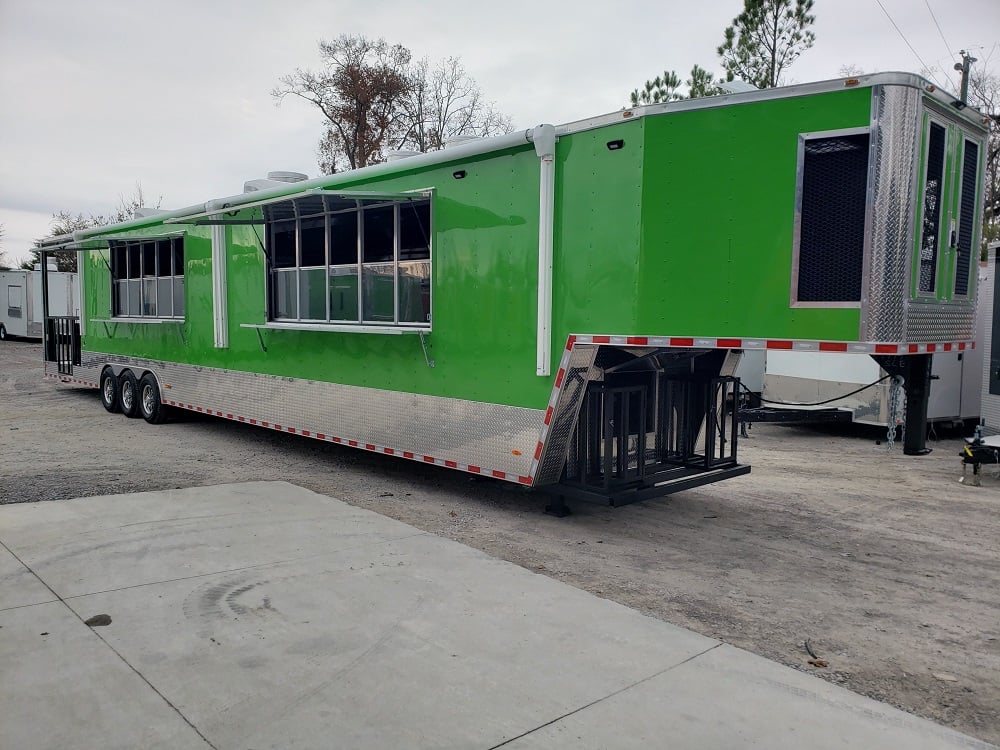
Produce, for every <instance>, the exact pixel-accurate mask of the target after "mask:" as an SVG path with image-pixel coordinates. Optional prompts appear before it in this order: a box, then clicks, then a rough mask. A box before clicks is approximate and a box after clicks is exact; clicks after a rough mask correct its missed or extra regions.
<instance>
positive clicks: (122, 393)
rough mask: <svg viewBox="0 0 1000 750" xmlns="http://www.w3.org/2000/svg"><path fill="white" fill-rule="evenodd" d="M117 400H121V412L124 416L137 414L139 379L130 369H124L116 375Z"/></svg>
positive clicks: (136, 415)
mask: <svg viewBox="0 0 1000 750" xmlns="http://www.w3.org/2000/svg"><path fill="white" fill-rule="evenodd" d="M118 388H119V394H118V400H119V401H120V402H121V406H122V414H124V415H125V416H126V417H133V418H134V417H138V416H139V381H138V380H136V379H135V375H133V374H132V371H131V370H125V371H123V372H122V374H121V375H119V376H118Z"/></svg>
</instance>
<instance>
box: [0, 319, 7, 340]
mask: <svg viewBox="0 0 1000 750" xmlns="http://www.w3.org/2000/svg"><path fill="white" fill-rule="evenodd" d="M6 340H7V329H6V328H4V325H3V323H0V341H6Z"/></svg>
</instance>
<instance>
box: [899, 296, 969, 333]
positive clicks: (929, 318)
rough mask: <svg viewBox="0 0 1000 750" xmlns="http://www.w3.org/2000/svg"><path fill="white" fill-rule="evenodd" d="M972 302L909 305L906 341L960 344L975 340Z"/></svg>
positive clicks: (907, 306)
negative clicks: (959, 341)
mask: <svg viewBox="0 0 1000 750" xmlns="http://www.w3.org/2000/svg"><path fill="white" fill-rule="evenodd" d="M975 331H976V309H975V307H973V305H972V302H964V301H956V302H916V301H911V302H909V303H908V304H907V305H906V328H905V330H904V332H903V333H904V335H905V338H904V339H902V340H903V341H956V340H962V339H972V338H975Z"/></svg>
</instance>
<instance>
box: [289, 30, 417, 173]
mask: <svg viewBox="0 0 1000 750" xmlns="http://www.w3.org/2000/svg"><path fill="white" fill-rule="evenodd" d="M319 53H320V59H321V60H322V63H323V69H322V70H320V71H319V72H313V71H311V70H302V69H301V68H297V69H296V70H295V71H294V72H293V73H291V74H290V75H287V76H284V77H283V78H281V79H280V82H279V84H278V86H276V87H275V88H274V89H273V90H272V91H271V95H272V96H273V97H274V98H275V99H277V101H278V103H279V104H280V103H281V102H282V101H283V100H284V99H285V97H287V96H296V97H299V98H300V99H303V100H305V101H307V102H309V103H310V104H313V105H315V106H316V107H317V108H318V109H319V110H320V112H322V113H323V117H324V118H326V122H325V123H324V132H323V136H322V138H321V139H320V144H319V158H320V168H321V169H323V171H324V172H327V173H333V172H336V171H338V170H339V169H341V168H343V167H344V166H346V167H347V168H348V169H357V168H359V167H365V166H368V165H369V164H375V163H378V162H379V161H381V160H382V151H383V149H384V147H385V145H386V143H392V142H393V141H395V140H396V139H398V138H399V135H400V133H401V131H402V130H403V128H404V122H403V115H404V113H403V112H402V111H401V108H400V106H399V104H400V102H401V101H402V100H403V99H404V98H405V97H406V96H407V94H408V93H409V89H410V79H409V64H410V51H409V50H408V49H406V47H403V46H402V45H400V44H394V45H390V44H389V43H387V42H386V41H385V40H384V39H377V40H371V39H368V38H367V37H364V36H360V35H359V36H353V35H349V34H342V35H341V36H339V37H337V38H336V39H334V40H333V41H332V42H327V41H321V42H320V43H319Z"/></svg>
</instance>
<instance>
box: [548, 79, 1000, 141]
mask: <svg viewBox="0 0 1000 750" xmlns="http://www.w3.org/2000/svg"><path fill="white" fill-rule="evenodd" d="M854 78H856V79H857V81H858V83H856V84H854V85H852V86H847V85H846V81H848V80H850V78H831V79H829V80H826V81H816V82H813V83H798V84H794V85H792V86H780V87H778V88H773V89H759V90H757V91H747V92H745V93H741V94H720V95H718V96H706V97H701V98H698V99H682V100H681V101H676V102H666V103H664V104H647V105H644V106H641V107H628V108H625V109H622V110H619V111H617V112H610V113H608V114H606V115H597V116H596V117H588V118H586V119H583V120H576V121H574V122H570V123H566V124H565V125H559V126H557V127H556V134H557V135H570V134H572V133H581V132H583V131H586V130H593V129H595V128H600V127H604V126H605V125H611V124H614V123H621V122H630V121H632V120H639V119H642V118H643V117H649V116H651V115H662V114H668V113H672V112H685V111H689V110H694V109H711V108H713V107H724V106H727V105H733V104H749V103H751V102H762V101H768V100H772V99H787V98H790V97H795V96H808V95H810V94H821V93H829V92H833V91H847V90H851V89H861V88H873V87H875V86H907V87H910V88H915V89H919V90H920V91H922V92H923V93H924V95H926V96H930V97H933V98H934V99H935V100H937V101H938V102H940V103H941V104H944V105H947V106H949V107H951V103H952V102H953V101H955V100H956V99H957V98H958V97H957V96H953V95H952V94H949V93H948V92H947V91H944V90H942V89H941V88H940V87H939V86H938V85H937V84H935V83H932V82H931V81H928V80H927V79H926V78H922V77H921V76H919V75H917V74H916V73H900V72H891V73H870V74H867V75H860V76H854ZM928 87H931V88H932V89H933V90H928ZM952 109H954V108H953V107H952ZM954 112H955V114H956V115H957V116H959V117H962V118H964V119H965V120H967V121H969V122H970V124H973V125H976V126H977V127H979V128H985V126H984V125H983V124H982V123H981V122H978V119H979V118H980V117H981V114H980V113H979V112H978V110H976V109H974V108H973V107H966V108H963V109H961V110H958V109H954ZM977 115H979V117H977Z"/></svg>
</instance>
